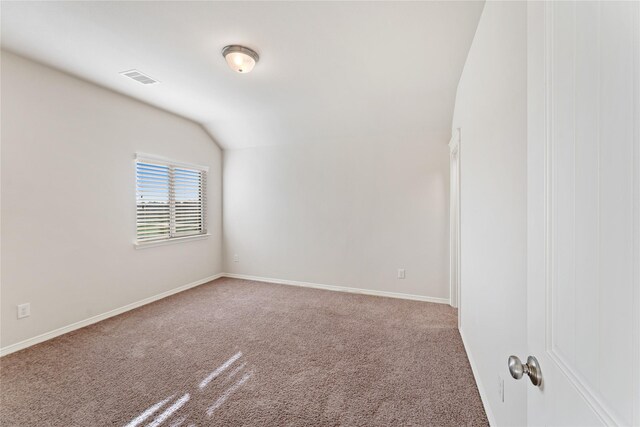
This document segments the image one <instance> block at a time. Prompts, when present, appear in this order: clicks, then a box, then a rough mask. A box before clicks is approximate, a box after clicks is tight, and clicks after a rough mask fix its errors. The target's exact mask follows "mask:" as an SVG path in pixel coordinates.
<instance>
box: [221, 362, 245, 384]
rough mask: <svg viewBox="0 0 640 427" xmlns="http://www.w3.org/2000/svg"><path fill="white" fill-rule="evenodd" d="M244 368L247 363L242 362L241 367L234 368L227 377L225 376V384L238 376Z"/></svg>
mask: <svg viewBox="0 0 640 427" xmlns="http://www.w3.org/2000/svg"><path fill="white" fill-rule="evenodd" d="M245 366H247V362H244V363H243V364H242V365H240V366H238V367H236V368H235V369H234V370H233V371H231V372H229V375H227V378H226V379H225V383H226V382H228V381H231V380H232V379H233V377H235V376H236V375H237V374H238V372H240V371H241V370H243V369H244V367H245Z"/></svg>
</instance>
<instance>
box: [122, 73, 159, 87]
mask: <svg viewBox="0 0 640 427" xmlns="http://www.w3.org/2000/svg"><path fill="white" fill-rule="evenodd" d="M120 74H122V75H123V76H126V77H129V78H130V79H133V80H135V81H137V82H140V83H142V84H143V85H152V84H154V83H159V82H158V81H157V80H154V79H152V78H151V77H149V76H147V75H146V74H142V73H141V72H140V71H138V70H129V71H123V72H121V73H120Z"/></svg>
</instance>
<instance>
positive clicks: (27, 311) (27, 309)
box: [18, 303, 31, 319]
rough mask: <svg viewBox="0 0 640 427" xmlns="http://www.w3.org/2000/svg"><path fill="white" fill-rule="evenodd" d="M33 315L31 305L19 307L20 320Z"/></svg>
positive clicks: (20, 305)
mask: <svg viewBox="0 0 640 427" xmlns="http://www.w3.org/2000/svg"><path fill="white" fill-rule="evenodd" d="M30 315H31V303H25V304H19V305H18V319H22V318H24V317H29V316H30Z"/></svg>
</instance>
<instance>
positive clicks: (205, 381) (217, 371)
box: [200, 351, 242, 390]
mask: <svg viewBox="0 0 640 427" xmlns="http://www.w3.org/2000/svg"><path fill="white" fill-rule="evenodd" d="M240 357H242V352H241V351H239V352H237V353H236V354H234V355H233V356H231V357H230V358H229V360H227V361H226V362H224V363H223V364H222V365H220V366H219V367H217V368H216V369H215V370H214V371H213V372H211V373H210V374H209V375H207V377H206V378H205V379H203V380H202V382H201V383H200V390H202V389H203V388H205V387H206V386H207V385H209V383H210V382H211V381H213V380H214V379H216V378H217V377H218V376H219V375H220V374H221V373H223V372H224V371H225V370H226V369H227V368H228V367H229V366H231V365H233V362H235V361H236V360H238V359H240Z"/></svg>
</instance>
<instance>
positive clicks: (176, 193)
mask: <svg viewBox="0 0 640 427" xmlns="http://www.w3.org/2000/svg"><path fill="white" fill-rule="evenodd" d="M206 181H207V168H206V167H201V166H194V165H186V164H182V163H175V162H170V161H166V160H161V159H158V158H154V157H147V156H141V155H137V156H136V244H137V245H142V244H150V243H158V242H163V241H169V240H174V239H182V238H186V237H194V236H201V235H206V234H207V228H206V224H205V207H206V206H205V205H206Z"/></svg>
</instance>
